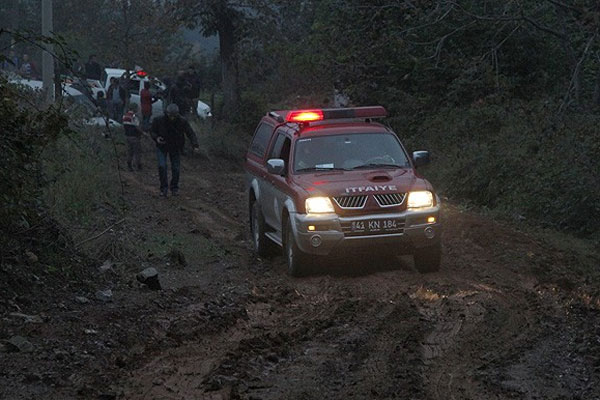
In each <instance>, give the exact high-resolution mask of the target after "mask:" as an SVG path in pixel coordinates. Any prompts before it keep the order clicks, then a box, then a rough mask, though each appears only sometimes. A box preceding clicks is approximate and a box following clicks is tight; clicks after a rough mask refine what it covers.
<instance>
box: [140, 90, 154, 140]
mask: <svg viewBox="0 0 600 400" xmlns="http://www.w3.org/2000/svg"><path fill="white" fill-rule="evenodd" d="M155 101H156V99H154V98H153V97H152V93H151V92H150V82H148V81H145V82H144V88H143V89H142V91H141V92H140V104H141V106H142V107H141V108H142V129H143V130H144V132H148V131H149V130H150V119H151V118H152V103H154V102H155Z"/></svg>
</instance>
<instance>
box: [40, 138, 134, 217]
mask: <svg viewBox="0 0 600 400" xmlns="http://www.w3.org/2000/svg"><path fill="white" fill-rule="evenodd" d="M102 133H103V132H102V131H101V129H99V128H98V129H96V128H93V127H84V128H83V129H81V130H79V132H75V133H73V134H72V135H70V136H68V137H67V136H64V137H62V138H60V139H59V140H57V141H55V142H54V143H52V144H50V145H49V146H48V147H47V148H46V149H45V151H44V153H43V154H42V157H41V160H42V167H43V171H44V178H45V182H46V184H45V185H44V195H45V196H44V200H45V203H46V205H47V207H48V208H49V210H50V211H51V213H52V215H54V216H55V218H57V220H58V221H59V222H61V223H63V224H65V225H67V226H70V225H76V226H79V227H81V228H85V227H94V226H97V225H99V223H98V222H99V221H98V218H102V215H103V214H107V215H108V216H110V217H112V216H114V214H117V215H118V214H119V213H120V211H121V209H122V204H121V201H120V185H119V177H118V171H117V169H116V163H115V160H114V158H115V154H114V152H113V147H112V144H111V142H110V141H109V140H106V139H105V138H104V137H103V135H102ZM119 147H120V148H123V147H124V145H122V144H119ZM103 210H104V211H106V212H102V211H103ZM105 224H106V221H101V223H100V225H105Z"/></svg>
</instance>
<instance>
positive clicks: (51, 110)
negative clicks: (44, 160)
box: [0, 77, 68, 251]
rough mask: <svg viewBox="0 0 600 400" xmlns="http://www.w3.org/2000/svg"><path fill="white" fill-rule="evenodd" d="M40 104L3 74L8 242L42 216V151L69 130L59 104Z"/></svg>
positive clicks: (1, 145) (1, 129) (2, 187)
mask: <svg viewBox="0 0 600 400" xmlns="http://www.w3.org/2000/svg"><path fill="white" fill-rule="evenodd" d="M40 107H41V105H40V104H36V103H35V97H34V96H31V93H29V92H27V91H24V90H23V89H19V88H17V87H15V86H13V85H9V84H8V83H7V81H6V80H5V79H4V78H2V77H0V154H2V168H1V169H0V196H1V199H2V207H0V219H1V220H2V228H1V229H0V236H1V237H2V241H3V243H5V244H9V243H11V242H13V240H16V237H15V235H16V234H18V233H19V232H21V231H23V230H24V229H25V230H26V229H28V228H30V227H31V226H33V225H35V224H36V223H37V222H38V220H39V219H40V218H41V214H42V202H41V201H40V197H41V196H40V189H41V186H42V180H41V165H40V163H39V159H40V154H41V153H42V151H43V149H44V148H46V147H47V146H48V145H49V144H51V143H52V142H53V141H55V140H56V138H57V137H59V135H60V134H61V133H62V132H64V131H66V130H67V123H68V120H67V118H66V116H65V115H64V114H63V113H62V112H61V110H60V108H59V107H54V106H52V107H48V108H46V109H42V108H40ZM7 247H9V246H6V245H5V246H3V248H5V249H6V248H7ZM3 251H4V250H3Z"/></svg>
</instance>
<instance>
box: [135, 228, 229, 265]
mask: <svg viewBox="0 0 600 400" xmlns="http://www.w3.org/2000/svg"><path fill="white" fill-rule="evenodd" d="M138 251H139V253H140V254H141V255H144V256H145V257H147V258H148V259H151V258H154V257H160V258H164V257H168V258H170V259H171V261H172V262H173V263H181V262H182V260H178V259H177V255H178V254H183V255H184V257H185V260H187V261H190V260H193V261H194V262H195V263H198V262H202V263H207V262H213V261H218V260H221V259H223V256H224V251H223V249H221V248H220V247H218V246H217V245H216V244H215V243H214V241H211V240H210V239H207V238H205V237H204V236H202V235H194V234H189V233H188V234H186V233H175V234H165V233H155V234H153V235H152V236H150V237H149V238H147V239H146V240H145V241H143V242H142V243H141V247H140V248H139V249H138Z"/></svg>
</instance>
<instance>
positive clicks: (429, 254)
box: [413, 243, 442, 274]
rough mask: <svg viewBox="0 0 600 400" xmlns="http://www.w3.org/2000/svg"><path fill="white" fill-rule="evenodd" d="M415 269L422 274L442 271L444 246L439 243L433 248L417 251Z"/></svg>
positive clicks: (414, 254)
mask: <svg viewBox="0 0 600 400" xmlns="http://www.w3.org/2000/svg"><path fill="white" fill-rule="evenodd" d="M413 258H414V260H415V268H416V269H417V271H419V272H420V273H422V274H426V273H428V272H436V271H439V270H440V262H441V259H442V245H441V243H438V244H436V245H433V246H429V247H423V248H420V249H416V250H415V252H414V253H413Z"/></svg>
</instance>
